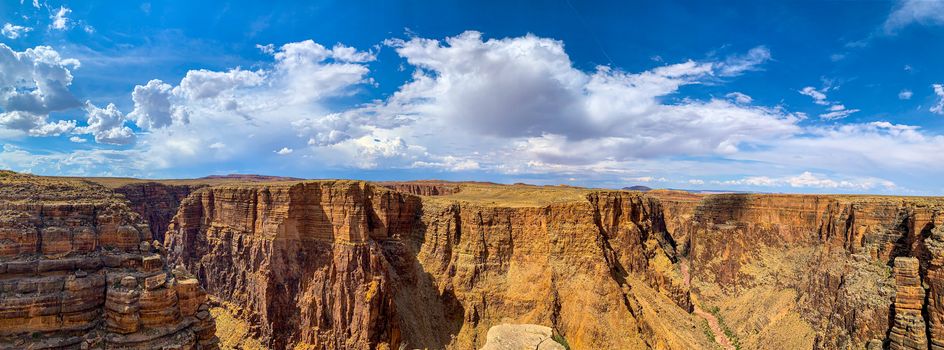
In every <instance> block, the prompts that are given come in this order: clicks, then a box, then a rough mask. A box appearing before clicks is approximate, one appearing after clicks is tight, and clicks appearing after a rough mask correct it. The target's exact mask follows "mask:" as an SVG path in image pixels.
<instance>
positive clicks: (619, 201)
mask: <svg viewBox="0 0 944 350" xmlns="http://www.w3.org/2000/svg"><path fill="white" fill-rule="evenodd" d="M573 195H575V196H576V198H582V199H581V200H579V201H569V200H564V201H553V202H552V203H550V204H547V205H534V204H531V203H516V205H513V206H502V205H494V204H491V203H488V202H487V201H484V202H483V201H469V200H464V201H454V200H452V199H449V198H448V197H419V196H414V195H410V194H404V193H399V192H395V191H391V190H389V189H386V188H384V187H381V186H374V185H371V184H368V183H364V182H352V181H324V182H303V183H296V184H272V185H264V184H259V185H240V186H217V187H212V188H206V189H201V190H199V191H197V192H195V193H194V194H193V195H191V196H190V197H189V198H187V199H186V200H185V201H184V202H183V203H182V205H181V208H180V210H179V212H178V214H177V216H176V217H175V218H174V219H173V220H172V222H171V225H170V228H169V229H168V232H167V240H166V245H167V247H168V248H169V249H170V255H171V259H173V261H176V262H179V263H182V264H183V265H185V266H187V267H188V268H189V269H190V270H191V271H194V273H196V274H197V276H198V278H199V279H200V280H201V281H203V282H204V283H205V286H206V288H207V290H208V291H209V293H211V294H213V295H215V296H217V297H219V298H221V299H223V300H225V301H226V302H227V305H230V308H232V310H231V311H232V312H233V313H235V314H237V315H239V316H240V317H242V318H243V319H246V320H249V323H250V324H256V325H258V329H257V330H256V334H255V336H257V337H259V338H260V339H263V340H264V342H265V344H267V345H268V346H270V347H273V348H319V349H320V348H332V349H340V348H398V347H399V346H401V345H404V346H406V347H408V348H413V347H417V348H431V349H439V348H456V349H470V348H477V347H480V346H482V345H483V344H484V343H485V341H486V333H487V332H488V330H489V328H490V327H491V326H494V325H498V324H499V323H502V322H511V323H533V324H542V325H547V326H550V327H552V328H554V329H555V330H557V331H558V332H559V333H560V334H561V335H562V336H564V337H566V339H567V342H569V344H570V346H572V347H573V348H646V347H661V348H666V347H667V348H707V347H709V346H710V344H709V343H708V341H709V339H707V338H705V337H704V335H703V333H702V330H701V329H700V328H699V323H698V322H699V320H698V319H697V318H696V317H695V316H692V315H691V314H689V313H688V312H687V311H686V310H685V308H688V307H690V304H689V303H690V301H689V299H688V295H687V293H685V292H684V286H683V285H682V279H681V278H680V275H679V274H678V273H677V272H676V271H674V270H673V268H672V266H673V263H674V259H675V252H674V242H673V241H672V239H671V238H670V237H669V236H668V235H667V234H666V232H665V231H664V230H663V229H662V227H661V226H660V225H661V219H660V218H659V215H661V210H660V208H659V204H658V202H657V201H655V200H653V199H649V198H644V197H642V196H640V195H638V194H632V193H628V192H609V193H583V191H576V190H575V193H573ZM678 305H682V307H679V306H678Z"/></svg>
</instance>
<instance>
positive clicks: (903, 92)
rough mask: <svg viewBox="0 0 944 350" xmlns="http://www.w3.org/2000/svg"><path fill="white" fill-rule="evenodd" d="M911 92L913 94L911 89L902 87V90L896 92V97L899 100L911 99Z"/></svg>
mask: <svg viewBox="0 0 944 350" xmlns="http://www.w3.org/2000/svg"><path fill="white" fill-rule="evenodd" d="M913 94H914V93H912V92H911V90H908V89H904V90H901V92H899V93H898V99H899V100H910V99H911V96H912V95H913Z"/></svg>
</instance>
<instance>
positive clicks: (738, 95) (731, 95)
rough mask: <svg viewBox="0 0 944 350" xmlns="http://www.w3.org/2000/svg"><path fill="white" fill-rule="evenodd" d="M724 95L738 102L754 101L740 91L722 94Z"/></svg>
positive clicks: (747, 102)
mask: <svg viewBox="0 0 944 350" xmlns="http://www.w3.org/2000/svg"><path fill="white" fill-rule="evenodd" d="M724 97H727V98H729V99H732V100H734V102H737V103H739V104H750V103H751V102H754V99H753V98H751V97H750V96H748V95H745V94H743V93H740V92H732V93H729V94H727V95H724Z"/></svg>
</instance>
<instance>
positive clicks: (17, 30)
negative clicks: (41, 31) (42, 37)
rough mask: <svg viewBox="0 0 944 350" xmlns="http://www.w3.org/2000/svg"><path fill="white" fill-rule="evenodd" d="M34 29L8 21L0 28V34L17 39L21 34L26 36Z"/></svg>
mask: <svg viewBox="0 0 944 350" xmlns="http://www.w3.org/2000/svg"><path fill="white" fill-rule="evenodd" d="M32 30H33V28H30V27H24V26H18V25H15V24H13V23H6V24H4V25H3V28H0V34H2V35H3V36H5V37H7V38H8V39H17V38H19V37H21V36H25V35H26V33H29V32H31V31H32Z"/></svg>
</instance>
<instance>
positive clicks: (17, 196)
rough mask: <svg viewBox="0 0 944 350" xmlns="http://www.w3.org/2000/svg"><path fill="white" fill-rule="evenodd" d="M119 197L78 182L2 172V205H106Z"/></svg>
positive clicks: (0, 175)
mask: <svg viewBox="0 0 944 350" xmlns="http://www.w3.org/2000/svg"><path fill="white" fill-rule="evenodd" d="M117 198H118V197H117V195H116V194H114V193H112V192H111V191H108V190H106V189H104V188H102V186H101V185H98V184H95V183H91V182H88V181H83V180H81V179H76V178H71V179H69V178H54V177H45V176H32V175H26V174H19V173H14V172H11V171H0V202H33V203H35V202H42V203H52V202H82V203H91V202H104V201H108V200H113V199H117Z"/></svg>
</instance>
